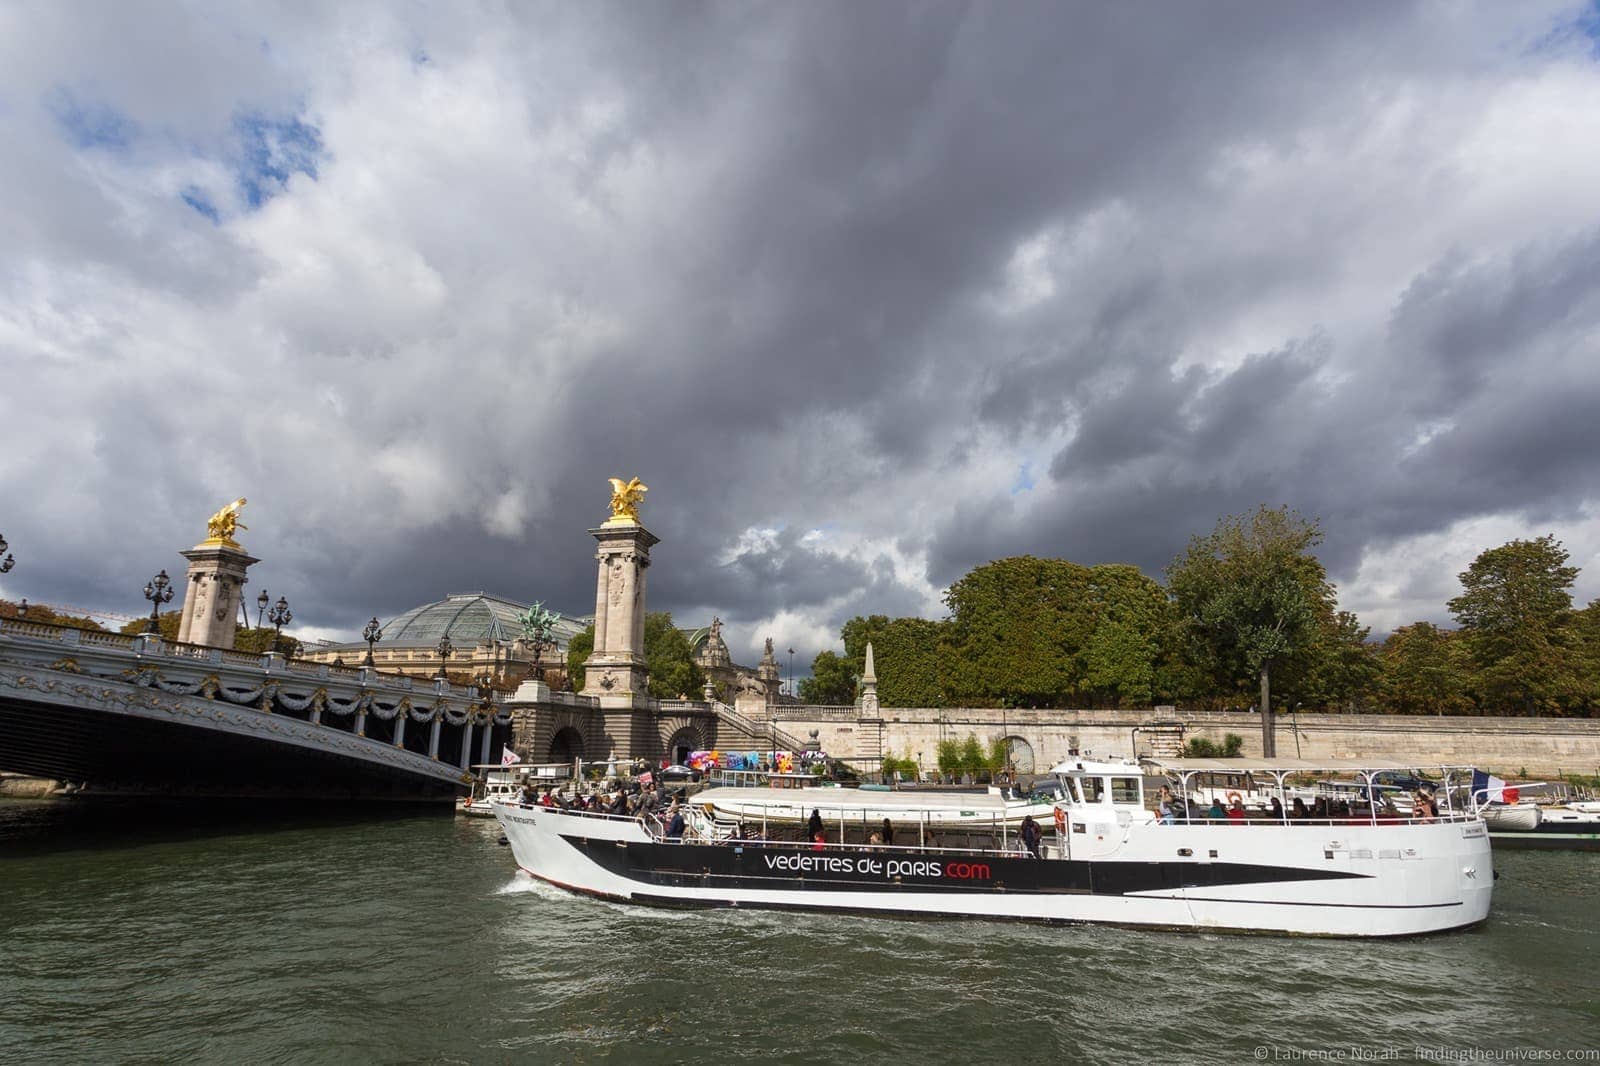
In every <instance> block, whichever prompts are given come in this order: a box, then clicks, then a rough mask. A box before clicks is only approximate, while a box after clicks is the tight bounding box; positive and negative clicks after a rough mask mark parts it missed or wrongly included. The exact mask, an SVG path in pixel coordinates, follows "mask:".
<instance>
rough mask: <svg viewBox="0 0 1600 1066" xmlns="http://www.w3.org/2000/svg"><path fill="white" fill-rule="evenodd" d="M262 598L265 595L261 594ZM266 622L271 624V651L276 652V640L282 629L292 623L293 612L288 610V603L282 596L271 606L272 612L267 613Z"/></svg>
mask: <svg viewBox="0 0 1600 1066" xmlns="http://www.w3.org/2000/svg"><path fill="white" fill-rule="evenodd" d="M262 595H263V596H265V595H266V593H264V592H263V593H262ZM267 621H269V622H271V623H272V650H273V651H277V650H278V640H279V638H280V637H281V636H282V634H283V627H284V626H286V625H288V624H289V623H290V622H292V621H294V612H292V611H290V610H289V601H288V600H286V599H284V598H283V597H282V596H279V597H278V602H277V603H275V604H273V605H272V610H270V611H268V612H267Z"/></svg>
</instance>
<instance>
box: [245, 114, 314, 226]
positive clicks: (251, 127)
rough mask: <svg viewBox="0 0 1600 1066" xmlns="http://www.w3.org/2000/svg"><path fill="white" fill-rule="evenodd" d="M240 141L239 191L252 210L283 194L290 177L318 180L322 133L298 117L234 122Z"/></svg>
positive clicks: (248, 118) (256, 116)
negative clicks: (304, 176) (298, 175)
mask: <svg viewBox="0 0 1600 1066" xmlns="http://www.w3.org/2000/svg"><path fill="white" fill-rule="evenodd" d="M234 130H235V132H236V133H237V135H238V137H239V170H238V181H239V191H240V194H241V195H242V196H243V197H244V201H245V203H246V204H247V205H248V206H249V207H250V208H252V209H254V208H258V207H260V206H261V205H262V204H264V203H266V202H267V201H268V200H270V199H272V198H273V197H274V196H276V195H278V193H280V192H282V191H283V188H284V186H285V185H287V184H288V182H289V179H290V177H292V176H293V175H295V174H304V175H306V176H307V177H310V178H312V179H315V178H316V176H317V163H318V160H319V159H320V158H321V156H322V131H321V130H319V129H317V127H315V126H313V125H311V124H310V123H307V122H302V121H301V120H300V118H299V117H298V116H291V117H290V118H287V119H280V118H271V117H268V116H267V115H262V114H250V115H244V116H242V117H240V118H238V119H235V120H234Z"/></svg>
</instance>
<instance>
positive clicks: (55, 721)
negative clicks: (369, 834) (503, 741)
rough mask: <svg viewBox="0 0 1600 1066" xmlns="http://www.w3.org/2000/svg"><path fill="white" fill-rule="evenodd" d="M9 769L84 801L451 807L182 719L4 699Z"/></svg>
mask: <svg viewBox="0 0 1600 1066" xmlns="http://www.w3.org/2000/svg"><path fill="white" fill-rule="evenodd" d="M0 770H7V771H12V772H15V773H23V774H30V775H33V776H36V777H47V778H52V779H55V780H60V781H68V782H73V783H80V784H84V785H85V786H86V790H85V795H95V794H97V793H104V794H109V795H122V794H130V793H131V794H144V795H161V796H237V797H246V798H284V799H297V800H298V799H330V800H391V801H434V802H438V801H440V800H448V799H450V798H452V797H454V796H455V795H456V794H457V788H456V787H455V786H454V785H452V784H450V783H449V782H443V781H437V780H427V779H424V778H421V777H419V776H418V775H416V774H409V773H405V772H403V771H400V770H396V769H390V768H386V767H384V766H381V765H375V764H373V763H371V762H368V761H365V760H361V759H355V758H349V757H345V756H340V755H337V754H334V753H331V752H324V751H318V750H315V749H311V748H306V747H301V746H297V745H293V744H286V743H282V742H279V741H275V740H272V739H270V738H267V737H255V736H239V735H236V734H231V733H224V732H219V731H215V730H208V729H204V728H199V727H196V726H189V725H184V724H180V723H176V722H162V721H151V720H148V719H141V718H134V717H129V716H125V715H116V714H106V713H103V712H99V711H95V710H87V709H83V708H76V707H64V706H60V705H51V704H36V703H30V702H27V701H23V700H16V699H6V698H0Z"/></svg>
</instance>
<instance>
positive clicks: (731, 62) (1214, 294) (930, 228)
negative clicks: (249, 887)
mask: <svg viewBox="0 0 1600 1066" xmlns="http://www.w3.org/2000/svg"><path fill="white" fill-rule="evenodd" d="M0 145H4V149H3V150H0V427H3V428H0V441H3V442H4V445H3V447H0V534H4V536H5V537H6V538H7V539H8V540H9V541H10V542H11V550H12V552H13V553H15V554H16V556H17V559H18V562H17V566H16V569H15V570H14V571H13V572H12V573H10V574H9V575H7V576H6V577H5V578H3V579H0V595H5V596H8V597H11V598H17V597H21V596H27V597H29V598H31V599H33V600H35V601H44V602H50V603H57V604H70V605H77V606H81V607H88V608H96V609H101V610H110V611H121V612H123V613H127V614H138V613H141V612H142V611H143V610H144V609H145V604H144V603H143V600H142V598H141V595H140V589H141V588H142V586H143V584H144V582H145V581H146V580H147V579H148V578H149V577H150V575H151V574H153V573H154V572H155V571H156V570H158V569H161V568H163V567H165V568H166V569H167V570H168V571H169V572H173V573H176V572H181V568H182V566H183V560H182V559H181V558H180V557H179V556H178V555H177V554H176V552H177V551H178V550H179V549H181V548H185V547H188V546H189V545H190V544H193V543H194V542H195V541H197V540H199V539H200V538H201V537H202V536H203V535H204V520H205V518H206V516H207V515H209V514H210V513H211V512H212V511H213V510H215V509H216V508H217V507H218V506H220V505H221V504H222V503H224V502H226V501H228V500H230V499H232V498H233V497H235V496H239V495H244V496H247V497H249V499H250V504H249V506H248V507H247V508H246V511H245V522H246V524H248V525H249V527H250V530H249V532H248V533H247V534H245V535H243V536H242V537H241V540H242V541H243V542H244V544H245V545H246V547H247V548H249V549H250V550H251V551H252V553H253V554H255V555H258V556H260V557H261V559H262V560H263V561H262V562H261V563H260V564H259V565H258V566H257V567H256V568H255V569H254V570H253V571H252V589H251V590H250V592H251V594H252V595H253V594H254V592H255V591H257V590H259V589H260V588H261V587H263V586H264V587H266V588H268V589H269V590H271V592H272V593H273V595H274V596H277V595H279V594H285V595H287V596H288V597H289V599H290V601H291V603H292V604H293V605H294V609H295V613H296V616H297V623H304V624H305V626H306V627H307V629H306V633H307V634H308V635H313V636H319V635H320V636H338V635H351V634H353V633H354V631H355V630H357V629H359V627H360V625H361V624H362V622H364V621H365V620H366V619H367V618H368V617H369V616H371V615H372V614H374V613H376V614H378V615H380V616H384V617H387V616H390V615H393V614H395V613H398V612H399V611H401V610H404V609H405V608H407V607H410V606H413V605H415V604H418V603H422V602H425V601H428V600H431V599H436V598H439V597H441V596H443V595H444V594H445V593H447V592H451V591H459V590H471V589H488V590H491V591H496V592H499V593H501V594H503V595H508V596H511V597H514V598H521V599H534V598H541V599H544V600H546V601H549V602H550V603H551V604H552V605H553V606H555V607H557V608H558V609H561V610H563V611H566V612H570V613H586V612H588V611H592V610H593V597H594V569H593V567H594V564H593V561H592V554H593V542H592V541H591V540H590V538H589V537H588V536H587V535H586V533H585V532H584V531H585V529H586V528H587V527H589V526H593V525H595V524H597V523H598V522H599V521H600V520H601V519H603V518H604V517H605V515H606V513H607V507H606V502H607V492H608V490H607V486H606V478H607V477H608V476H610V475H613V474H616V475H622V476H631V475H635V474H637V475H639V476H640V477H642V478H643V479H644V480H645V481H646V482H647V483H648V484H649V485H650V494H649V496H648V498H647V500H646V503H645V506H644V511H643V514H644V518H645V521H646V524H647V525H648V526H649V527H650V528H651V529H652V530H653V531H654V532H655V533H657V534H658V535H659V536H660V537H661V538H662V543H661V544H660V545H659V546H658V547H657V548H656V550H655V566H654V567H653V568H652V570H651V572H650V581H651V606H652V607H653V608H658V609H659V608H669V609H671V610H673V611H674V612H675V614H676V615H677V617H678V618H679V620H680V621H682V622H685V623H693V622H704V621H706V620H708V619H709V617H710V616H711V615H712V614H713V613H718V614H720V615H721V616H722V617H723V618H724V619H725V620H726V621H727V623H728V633H729V636H730V637H731V638H732V641H731V643H732V644H733V650H734V653H735V657H736V658H739V659H742V660H743V661H746V662H754V661H755V659H756V658H757V657H758V656H759V646H760V640H761V638H762V637H763V636H766V635H771V636H773V637H774V638H775V639H776V640H777V642H778V646H779V647H780V648H786V647H788V646H789V645H791V644H792V645H793V646H794V647H795V648H797V649H798V655H797V657H796V658H797V665H801V666H803V665H804V664H805V663H807V662H809V660H810V658H811V656H812V655H813V654H814V653H815V652H816V651H817V650H819V649H820V648H822V647H825V646H828V645H829V644H830V643H831V642H832V641H833V639H834V638H835V637H836V636H837V631H838V626H839V623H840V622H841V621H843V620H844V619H846V618H848V617H850V616H851V615H854V614H858V613H869V612H879V613H887V614H891V615H896V614H912V613H920V614H926V615H929V616H937V615H938V614H939V613H940V594H941V591H942V589H943V588H944V587H946V586H947V585H948V584H949V583H950V582H951V581H952V580H954V579H956V578H958V577H960V576H961V574H963V573H964V572H965V571H966V570H968V569H969V568H971V567H972V566H974V565H977V564H980V563H983V562H985V561H987V560H989V559H993V558H997V557H1001V556H1005V555H1011V554H1019V553H1023V552H1032V553H1035V554H1043V555H1051V556H1060V557H1065V558H1069V559H1072V560H1075V561H1078V562H1081V563H1086V564H1090V563H1098V562H1108V561H1125V562H1132V563H1136V564H1138V565H1139V566H1141V567H1143V568H1145V570H1146V571H1147V572H1149V573H1151V574H1152V575H1159V573H1160V570H1161V568H1162V567H1163V566H1165V565H1166V564H1167V563H1168V562H1169V561H1170V560H1171V559H1172V557H1173V556H1174V554H1175V553H1177V552H1178V551H1179V550H1180V549H1181V548H1182V546H1183V544H1184V543H1185V542H1186V540H1187V539H1188V538H1189V537H1190V536H1191V535H1193V534H1195V533H1200V532H1205V531H1208V530H1209V529H1210V528H1211V527H1212V526H1213V524H1214V523H1215V521H1216V519H1217V517H1218V516H1219V515H1221V514H1225V513H1231V512H1238V511H1244V510H1247V509H1250V508H1252V507H1254V506H1255V505H1257V504H1261V503H1265V504H1269V505H1277V504H1289V505H1292V506H1294V507H1296V508H1299V509H1300V510H1301V511H1302V512H1304V513H1306V514H1308V515H1314V516H1316V517H1318V518H1319V519H1320V520H1321V522H1322V524H1323V527H1324V529H1325V530H1326V533H1327V540H1326V544H1325V545H1324V559H1325V561H1326V562H1327V564H1328V566H1329V568H1330V571H1331V573H1332V574H1333V576H1334V578H1335V579H1336V580H1337V582H1338V584H1339V586H1340V590H1341V598H1342V602H1343V604H1344V605H1345V606H1346V607H1349V608H1351V609H1354V610H1356V611H1358V612H1359V613H1360V614H1361V616H1362V617H1363V619H1364V620H1365V621H1367V622H1368V623H1370V624H1371V625H1373V626H1374V628H1375V629H1376V630H1378V631H1382V630H1385V629H1387V628H1390V627H1392V626H1394V625H1397V624H1403V623H1405V622H1408V621H1412V620H1415V619H1418V618H1432V619H1443V618H1445V617H1446V612H1445V609H1444V601H1445V600H1446V599H1447V598H1448V597H1449V596H1451V595H1453V594H1454V593H1455V591H1456V590H1457V588H1458V585H1457V582H1456V578H1455V575H1456V574H1457V573H1458V572H1459V571H1460V570H1461V569H1463V568H1464V567H1465V566H1466V564H1467V563H1468V562H1470V561H1471V559H1472V557H1473V556H1474V555H1475V554H1476V553H1477V552H1478V551H1480V550H1481V549H1483V548H1485V547H1489V546H1492V545H1495V544H1498V543H1501V542H1503V541H1504V540H1506V539H1509V538H1511V537H1516V536H1528V535H1538V534H1542V533H1545V532H1553V533H1555V534H1556V535H1557V536H1558V537H1560V538H1561V539H1562V540H1563V541H1564V542H1565V543H1566V544H1567V546H1568V548H1569V549H1570V550H1571V552H1572V555H1573V559H1574V562H1576V563H1578V564H1579V565H1581V566H1583V567H1585V568H1586V569H1585V574H1584V577H1583V578H1582V579H1581V584H1580V587H1579V589H1578V592H1579V595H1580V598H1581V599H1583V600H1587V599H1589V598H1592V597H1594V596H1596V595H1600V462H1597V456H1600V428H1597V427H1600V7H1597V6H1596V4H1595V3H1594V2H1592V0H1590V2H1587V3H1571V2H1567V3H1536V2H1518V3H1515V4H1503V3H1488V2H1484V3H1443V4H1422V5H1415V6H1413V5H1408V4H1402V3H1390V2H1383V3H1372V4H1321V3H1290V4H1259V3H1246V4H1226V3H1204V4H1190V3H1165V4H1156V3H1150V4H1138V3H1135V4H1093V5H1083V6H1076V5H1068V4H1057V3H1050V4H1040V5H1026V4H1023V3H995V2H990V3H976V4H969V5H960V4H938V3H930V2H923V0H918V2H915V3H910V4H906V5H904V6H900V5H895V4H891V3H888V2H880V3H872V4H855V3H837V4H831V3H822V2H808V3H790V4H781V5H780V4H751V3H734V4H727V5H718V4H700V3H687V2H666V3H661V4H633V3H618V4H604V3H591V2H583V3H578V2H567V3H559V4H535V3H516V4H501V3H483V4H476V5H469V4H465V3H449V4H442V3H441V4H407V3H387V4H381V5H364V4H358V3H341V4H324V5H308V4H284V5H272V4H226V5H218V4H211V3H193V4H180V3H165V4H140V5H131V6H130V5H116V4H106V3H98V2H95V3H73V2H60V0H51V2H41V3H16V2H12V3H7V4H4V5H3V6H0ZM174 606H176V604H175V605H174Z"/></svg>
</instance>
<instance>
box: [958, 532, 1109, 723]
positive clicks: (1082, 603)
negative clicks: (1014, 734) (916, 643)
mask: <svg viewBox="0 0 1600 1066" xmlns="http://www.w3.org/2000/svg"><path fill="white" fill-rule="evenodd" d="M1091 604H1092V599H1091V595H1090V572H1089V569H1088V568H1087V567H1084V566H1079V565H1078V564H1077V563H1070V562H1067V561H1066V560H1064V559H1037V558H1034V557H1033V556H1031V555H1024V556H1018V557H1015V558H1010V559H998V560H996V561H994V562H992V563H987V564H985V565H983V566H980V567H977V568H975V569H973V570H971V571H970V572H968V573H967V575H966V576H965V577H963V578H961V579H960V580H959V581H957V582H956V583H955V584H953V585H951V586H950V589H949V591H948V592H946V593H945V605H946V606H947V607H948V608H949V609H950V622H949V647H950V654H949V656H948V669H949V673H950V685H949V689H950V696H951V699H952V701H953V702H960V703H970V704H974V705H979V706H983V705H989V706H993V705H997V704H998V705H1002V706H1020V707H1039V706H1044V707H1049V706H1060V705H1061V704H1062V703H1063V702H1065V701H1066V700H1067V698H1068V697H1069V696H1070V695H1072V694H1074V693H1076V692H1078V691H1080V690H1081V688H1082V680H1083V679H1082V675H1081V672H1080V670H1081V666H1080V661H1079V656H1078V654H1077V653H1078V650H1079V649H1081V648H1083V647H1085V646H1086V645H1087V644H1088V643H1089V640H1090V637H1091V635H1092V634H1093V631H1094V615H1093V612H1092V607H1091Z"/></svg>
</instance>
